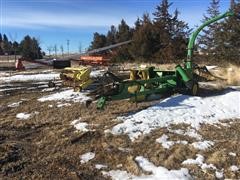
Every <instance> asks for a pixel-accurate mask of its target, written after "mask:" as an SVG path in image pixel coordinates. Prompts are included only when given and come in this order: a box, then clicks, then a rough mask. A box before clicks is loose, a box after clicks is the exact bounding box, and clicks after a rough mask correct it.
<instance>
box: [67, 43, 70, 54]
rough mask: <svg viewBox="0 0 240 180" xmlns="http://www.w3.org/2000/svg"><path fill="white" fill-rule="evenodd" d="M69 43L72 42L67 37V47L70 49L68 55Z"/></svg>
mask: <svg viewBox="0 0 240 180" xmlns="http://www.w3.org/2000/svg"><path fill="white" fill-rule="evenodd" d="M69 44H70V40H69V39H67V49H68V56H69Z"/></svg>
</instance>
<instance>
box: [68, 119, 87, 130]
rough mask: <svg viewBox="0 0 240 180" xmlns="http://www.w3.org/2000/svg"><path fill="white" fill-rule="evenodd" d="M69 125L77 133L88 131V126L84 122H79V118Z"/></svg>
mask: <svg viewBox="0 0 240 180" xmlns="http://www.w3.org/2000/svg"><path fill="white" fill-rule="evenodd" d="M71 125H73V126H74V127H75V128H76V129H77V130H79V131H83V132H87V131H89V129H87V127H88V124H87V123H85V122H81V118H79V119H76V120H74V121H72V122H71Z"/></svg>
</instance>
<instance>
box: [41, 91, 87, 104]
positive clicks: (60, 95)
mask: <svg viewBox="0 0 240 180" xmlns="http://www.w3.org/2000/svg"><path fill="white" fill-rule="evenodd" d="M90 99H91V98H90V97H88V96H87V94H86V93H82V92H81V93H80V92H74V91H73V90H72V89H70V90H65V91H61V92H57V93H54V94H50V95H47V96H43V97H41V98H39V99H38V101H40V102H45V101H61V100H64V101H73V102H86V101H87V100H90Z"/></svg>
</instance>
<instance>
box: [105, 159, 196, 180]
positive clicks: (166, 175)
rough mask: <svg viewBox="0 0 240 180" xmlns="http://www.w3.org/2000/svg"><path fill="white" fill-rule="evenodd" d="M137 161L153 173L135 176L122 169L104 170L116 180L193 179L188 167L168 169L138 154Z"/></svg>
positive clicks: (141, 166) (145, 169) (140, 165)
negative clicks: (157, 165)
mask: <svg viewBox="0 0 240 180" xmlns="http://www.w3.org/2000/svg"><path fill="white" fill-rule="evenodd" d="M135 160H136V162H138V164H139V167H140V168H142V169H143V170H144V171H146V172H149V173H151V174H150V175H144V174H143V175H141V176H135V175H132V174H130V173H128V172H127V171H121V170H112V171H109V172H103V174H104V175H107V176H110V177H111V178H112V179H114V180H122V179H124V180H127V179H132V180H140V179H141V180H142V179H192V178H191V176H190V175H189V172H188V169H186V168H181V169H179V170H168V169H166V168H164V167H161V166H159V167H156V166H155V165H154V164H152V163H151V162H149V161H148V159H146V158H144V157H142V156H137V157H136V158H135Z"/></svg>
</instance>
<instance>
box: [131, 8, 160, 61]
mask: <svg viewBox="0 0 240 180" xmlns="http://www.w3.org/2000/svg"><path fill="white" fill-rule="evenodd" d="M138 21H139V27H138V28H137V29H136V30H135V32H134V35H133V42H132V44H131V46H130V53H131V55H132V57H133V58H134V59H135V60H143V61H146V60H148V61H149V60H152V58H153V54H154V53H155V52H156V47H157V44H156V43H157V41H156V37H155V34H156V32H155V29H154V26H153V23H152V20H151V19H150V16H149V14H147V13H145V14H143V17H142V19H141V20H140V19H139V20H138Z"/></svg>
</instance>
